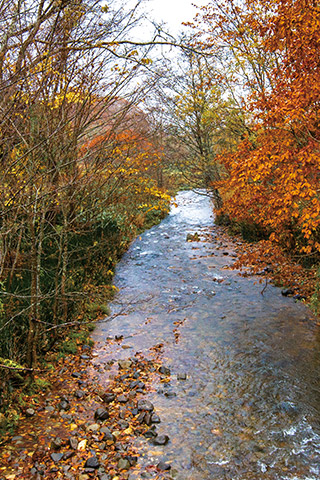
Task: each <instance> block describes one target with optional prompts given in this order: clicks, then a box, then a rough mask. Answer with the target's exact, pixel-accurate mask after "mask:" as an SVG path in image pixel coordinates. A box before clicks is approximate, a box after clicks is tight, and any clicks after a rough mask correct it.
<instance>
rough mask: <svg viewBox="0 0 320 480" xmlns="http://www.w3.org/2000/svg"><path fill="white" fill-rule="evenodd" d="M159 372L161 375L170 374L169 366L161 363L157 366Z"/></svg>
mask: <svg viewBox="0 0 320 480" xmlns="http://www.w3.org/2000/svg"><path fill="white" fill-rule="evenodd" d="M159 373H162V375H170V374H171V372H170V368H168V367H165V366H164V365H162V366H161V367H160V368H159Z"/></svg>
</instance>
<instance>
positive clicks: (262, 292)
mask: <svg viewBox="0 0 320 480" xmlns="http://www.w3.org/2000/svg"><path fill="white" fill-rule="evenodd" d="M267 286H268V277H266V283H265V286H264V287H263V289H262V290H261V292H260V293H261V295H263V294H264V291H265V289H266V288H267Z"/></svg>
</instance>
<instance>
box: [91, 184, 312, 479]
mask: <svg viewBox="0 0 320 480" xmlns="http://www.w3.org/2000/svg"><path fill="white" fill-rule="evenodd" d="M177 203H178V206H173V208H172V211H171V214H170V215H169V216H168V217H167V218H166V219H165V220H164V221H163V222H162V223H161V224H160V225H158V226H156V227H154V228H152V229H151V230H149V231H148V232H146V233H145V234H144V235H142V236H141V237H140V238H139V239H138V240H137V241H135V242H134V243H133V244H132V246H131V248H130V249H129V251H128V252H127V254H126V255H125V256H124V258H123V260H122V261H121V262H120V264H119V266H118V270H117V275H116V278H115V283H116V285H117V286H118V287H119V290H120V291H119V294H118V296H117V298H116V300H115V301H114V303H113V305H112V313H113V315H115V318H114V319H113V320H112V322H104V323H101V324H100V326H99V327H98V328H97V330H96V331H95V333H94V340H96V341H97V347H96V349H97V353H99V357H98V358H97V362H98V363H103V361H104V360H105V359H106V358H110V355H111V356H112V357H113V358H119V357H122V358H125V357H128V356H132V355H133V354H134V353H135V352H136V351H142V352H144V353H145V354H148V351H149V349H150V347H152V346H154V345H155V344H158V343H163V344H164V349H163V362H164V364H166V365H167V366H169V367H170V368H171V372H172V375H171V380H170V383H169V384H168V385H167V386H165V387H163V386H161V388H160V385H159V389H158V392H159V393H157V391H156V390H157V386H155V392H153V393H150V394H149V397H150V400H151V401H152V402H153V403H154V405H155V407H156V410H157V412H158V413H159V414H160V417H161V419H162V423H161V424H160V426H159V429H158V430H159V433H160V432H165V433H166V434H168V435H169V436H170V439H171V442H170V443H169V444H168V445H166V446H165V447H160V448H162V450H161V451H160V452H159V455H160V457H161V458H163V457H165V458H166V459H167V460H168V461H169V462H170V463H171V464H172V466H173V467H174V468H175V469H176V470H177V473H176V478H177V479H178V480H189V479H190V480H196V479H197V480H202V479H217V480H222V479H226V480H231V479H234V480H238V479H239V480H240V479H241V480H250V479H292V480H293V479H296V480H300V479H301V480H302V479H304V480H307V479H309V480H311V479H318V478H320V381H319V372H320V348H319V346H320V342H319V332H317V330H316V328H317V327H316V326H315V325H314V323H313V322H312V320H311V315H310V312H309V311H308V310H307V309H306V308H305V307H304V306H303V305H298V304H296V303H294V301H293V300H292V299H289V298H283V297H282V296H281V294H280V290H279V289H277V288H274V287H268V288H267V289H266V291H265V293H264V295H261V294H260V291H261V285H259V284H256V283H255V280H254V279H252V278H242V277H239V276H238V275H237V272H234V271H232V270H226V269H224V268H223V267H224V266H226V265H229V264H231V263H232V261H233V257H232V249H231V247H229V246H227V245H224V244H223V243H222V241H221V240H220V238H219V236H218V233H217V231H216V230H215V228H214V226H213V216H212V209H211V204H210V200H209V199H208V197H206V196H203V195H197V194H195V193H193V192H181V193H180V194H179V195H178V197H177ZM212 227H213V228H212ZM195 232H198V233H199V235H200V237H201V240H202V241H200V242H186V237H187V234H188V233H195ZM208 233H210V239H208V235H206V234H208ZM205 238H206V241H204V239H205ZM177 332H178V333H177ZM114 335H123V336H124V339H125V340H124V341H125V344H126V346H127V347H128V348H127V349H121V348H116V347H115V346H113V347H112V346H106V342H105V339H106V337H108V336H114ZM317 335H318V336H317ZM130 347H131V348H130ZM181 372H183V373H186V374H187V379H186V380H183V381H181V380H178V379H177V375H178V374H179V373H181ZM164 389H169V390H170V391H171V392H173V393H174V394H176V395H175V396H174V397H171V396H166V395H164V394H163V393H165V392H164ZM143 442H144V445H143V448H144V451H145V457H146V458H145V461H146V462H147V461H148V458H149V457H150V460H151V458H152V460H154V458H153V457H152V455H153V456H154V455H156V454H155V453H154V452H148V444H147V443H146V442H147V441H143Z"/></svg>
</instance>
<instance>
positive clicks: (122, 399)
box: [117, 395, 129, 403]
mask: <svg viewBox="0 0 320 480" xmlns="http://www.w3.org/2000/svg"><path fill="white" fill-rule="evenodd" d="M117 400H118V402H119V403H127V402H128V401H129V398H128V397H127V396H126V395H120V396H119V397H118V399H117Z"/></svg>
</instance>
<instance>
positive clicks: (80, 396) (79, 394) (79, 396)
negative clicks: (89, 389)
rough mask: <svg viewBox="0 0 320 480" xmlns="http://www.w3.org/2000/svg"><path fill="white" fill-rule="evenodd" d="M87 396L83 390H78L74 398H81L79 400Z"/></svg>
mask: <svg viewBox="0 0 320 480" xmlns="http://www.w3.org/2000/svg"><path fill="white" fill-rule="evenodd" d="M85 395H86V393H85V392H84V391H83V390H76V392H75V394H74V396H75V397H76V398H79V399H81V398H83V397H85Z"/></svg>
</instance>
